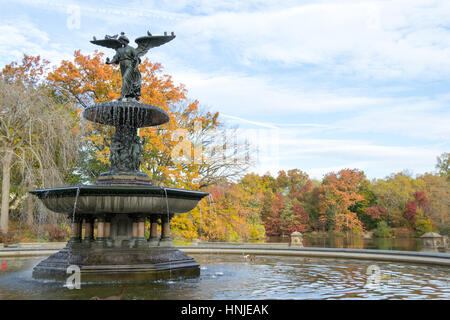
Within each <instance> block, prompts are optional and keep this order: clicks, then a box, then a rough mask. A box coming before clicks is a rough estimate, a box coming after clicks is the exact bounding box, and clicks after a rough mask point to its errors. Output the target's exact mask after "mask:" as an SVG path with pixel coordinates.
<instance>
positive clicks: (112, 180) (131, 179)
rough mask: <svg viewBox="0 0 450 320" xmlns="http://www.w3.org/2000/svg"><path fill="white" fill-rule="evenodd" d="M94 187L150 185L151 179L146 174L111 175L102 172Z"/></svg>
mask: <svg viewBox="0 0 450 320" xmlns="http://www.w3.org/2000/svg"><path fill="white" fill-rule="evenodd" d="M95 184H96V185H147V186H148V185H151V184H152V183H151V179H150V177H149V176H148V174H146V173H142V172H140V173H139V174H138V173H133V174H127V175H126V174H113V173H111V172H104V173H102V175H101V176H100V177H98V179H97V181H96V183H95Z"/></svg>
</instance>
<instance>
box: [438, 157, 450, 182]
mask: <svg viewBox="0 0 450 320" xmlns="http://www.w3.org/2000/svg"><path fill="white" fill-rule="evenodd" d="M436 169H438V172H439V174H440V175H441V176H444V177H446V178H447V180H450V153H449V152H446V153H443V154H442V155H441V156H439V157H437V164H436Z"/></svg>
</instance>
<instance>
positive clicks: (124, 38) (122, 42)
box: [118, 32, 130, 46]
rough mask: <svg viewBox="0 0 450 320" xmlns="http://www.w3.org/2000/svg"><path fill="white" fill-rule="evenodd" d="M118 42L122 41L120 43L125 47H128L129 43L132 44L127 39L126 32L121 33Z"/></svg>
mask: <svg viewBox="0 0 450 320" xmlns="http://www.w3.org/2000/svg"><path fill="white" fill-rule="evenodd" d="M118 40H119V41H120V43H121V44H122V45H123V46H126V45H127V44H128V43H130V40H129V39H128V38H127V36H126V35H125V33H124V32H121V33H120V37H119V39H118Z"/></svg>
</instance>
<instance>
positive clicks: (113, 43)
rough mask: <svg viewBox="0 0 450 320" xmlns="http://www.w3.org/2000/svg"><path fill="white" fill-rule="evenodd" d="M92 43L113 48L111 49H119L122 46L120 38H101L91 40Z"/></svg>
mask: <svg viewBox="0 0 450 320" xmlns="http://www.w3.org/2000/svg"><path fill="white" fill-rule="evenodd" d="M91 43H93V44H96V45H98V46H102V47H106V48H111V49H118V48H120V47H121V46H122V44H121V43H120V41H119V40H117V39H112V38H109V39H101V40H91Z"/></svg>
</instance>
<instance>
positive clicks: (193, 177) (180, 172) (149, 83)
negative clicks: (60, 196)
mask: <svg viewBox="0 0 450 320" xmlns="http://www.w3.org/2000/svg"><path fill="white" fill-rule="evenodd" d="M102 59H103V53H101V52H98V51H95V53H94V54H93V55H92V56H91V55H83V54H81V52H80V51H76V52H75V55H74V60H73V62H72V61H66V60H64V61H62V62H61V64H60V65H59V66H58V67H56V68H55V69H54V70H53V72H51V73H49V75H48V78H47V80H48V82H49V84H51V85H52V86H53V87H55V88H56V91H57V92H58V93H59V94H61V95H63V96H66V97H68V98H71V99H74V100H75V101H77V102H78V105H79V106H80V108H84V107H87V106H89V105H91V104H92V103H97V102H102V101H110V100H114V99H117V98H118V97H119V94H120V86H121V77H120V71H119V69H118V67H117V66H113V65H107V64H105V63H103V62H102ZM139 69H140V71H141V75H142V102H143V103H147V104H150V105H154V106H157V107H159V108H161V109H163V110H165V111H166V112H168V114H169V115H170V121H169V122H168V123H166V124H164V125H162V126H158V127H146V128H141V129H140V130H139V135H140V136H141V137H146V138H147V141H148V143H146V144H145V145H144V152H143V161H142V166H141V170H142V171H144V172H146V173H148V174H149V175H150V177H151V178H152V182H153V183H154V184H156V185H158V184H164V185H166V186H178V187H186V188H191V189H199V188H204V187H206V186H208V185H211V184H213V183H214V182H215V181H217V179H220V178H224V177H225V178H236V177H239V175H240V174H241V173H242V172H243V171H244V170H245V169H246V168H247V166H248V164H247V161H246V159H244V156H243V155H242V154H240V156H239V157H235V158H230V157H221V156H215V155H216V154H215V153H214V152H212V151H213V150H216V149H217V148H219V149H220V148H223V147H224V146H223V145H221V144H220V142H219V143H217V141H214V140H211V139H209V138H205V137H207V135H208V134H210V133H211V132H213V131H215V130H218V129H222V128H223V124H222V123H220V121H219V119H218V117H219V114H218V113H217V112H216V113H211V112H208V111H202V110H201V108H200V107H199V103H198V101H196V100H194V101H191V100H189V99H188V98H187V90H186V89H185V87H184V86H183V85H175V84H174V83H173V80H172V77H171V76H169V75H166V74H162V70H163V69H162V66H161V64H159V63H152V62H150V61H149V60H148V59H145V60H144V61H143V62H142V63H141V64H140V65H139ZM110 130H111V128H108V127H105V126H100V125H97V124H94V123H85V128H84V131H85V140H84V141H85V147H84V150H87V151H88V152H87V153H86V154H85V157H87V158H88V159H89V160H90V162H89V163H90V164H91V168H90V169H89V170H85V172H86V173H87V175H89V176H90V179H91V180H92V179H93V178H94V177H95V176H97V175H98V174H99V173H100V172H98V171H99V170H103V168H104V166H105V165H107V163H108V162H109V161H108V155H109V149H108V148H107V147H104V145H103V137H105V136H109V135H110V134H111V132H110ZM185 142H187V143H188V144H187V145H185ZM191 142H192V143H193V144H192V143H191ZM217 144H218V145H217ZM195 146H200V148H194V147H195ZM180 147H181V148H180ZM198 150H200V152H198ZM180 153H181V155H184V156H186V158H187V161H180V159H179V156H180ZM95 159H96V160H95ZM84 163H85V162H84ZM102 164H103V165H102ZM80 171H83V170H80Z"/></svg>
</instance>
